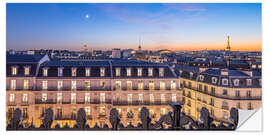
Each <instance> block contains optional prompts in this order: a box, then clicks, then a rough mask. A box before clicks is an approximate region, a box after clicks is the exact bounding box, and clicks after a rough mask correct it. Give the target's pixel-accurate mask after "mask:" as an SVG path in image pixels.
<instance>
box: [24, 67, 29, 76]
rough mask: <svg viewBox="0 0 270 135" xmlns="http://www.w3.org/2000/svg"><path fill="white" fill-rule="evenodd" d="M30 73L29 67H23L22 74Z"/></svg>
mask: <svg viewBox="0 0 270 135" xmlns="http://www.w3.org/2000/svg"><path fill="white" fill-rule="evenodd" d="M29 74H30V67H29V66H26V67H24V75H29Z"/></svg>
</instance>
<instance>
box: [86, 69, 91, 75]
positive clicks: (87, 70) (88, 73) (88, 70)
mask: <svg viewBox="0 0 270 135" xmlns="http://www.w3.org/2000/svg"><path fill="white" fill-rule="evenodd" d="M90 73H91V70H90V68H85V76H90Z"/></svg>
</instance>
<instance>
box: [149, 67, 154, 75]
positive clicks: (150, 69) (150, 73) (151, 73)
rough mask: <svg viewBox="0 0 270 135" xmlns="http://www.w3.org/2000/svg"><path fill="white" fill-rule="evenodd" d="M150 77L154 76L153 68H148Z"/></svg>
mask: <svg viewBox="0 0 270 135" xmlns="http://www.w3.org/2000/svg"><path fill="white" fill-rule="evenodd" d="M148 76H153V68H148Z"/></svg>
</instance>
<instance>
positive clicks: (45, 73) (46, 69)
mask: <svg viewBox="0 0 270 135" xmlns="http://www.w3.org/2000/svg"><path fill="white" fill-rule="evenodd" d="M43 76H48V68H43Z"/></svg>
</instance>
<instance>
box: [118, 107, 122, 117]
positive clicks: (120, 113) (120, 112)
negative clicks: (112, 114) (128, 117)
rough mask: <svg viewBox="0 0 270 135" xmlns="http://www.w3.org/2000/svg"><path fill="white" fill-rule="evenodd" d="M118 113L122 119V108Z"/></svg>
mask: <svg viewBox="0 0 270 135" xmlns="http://www.w3.org/2000/svg"><path fill="white" fill-rule="evenodd" d="M117 111H118V114H119V115H120V117H121V115H122V111H121V108H117Z"/></svg>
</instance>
